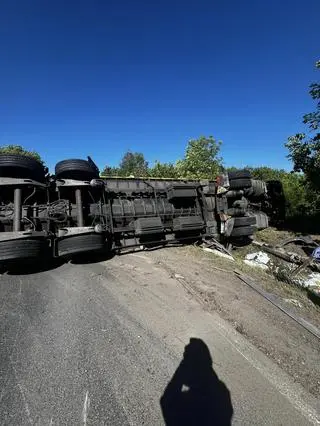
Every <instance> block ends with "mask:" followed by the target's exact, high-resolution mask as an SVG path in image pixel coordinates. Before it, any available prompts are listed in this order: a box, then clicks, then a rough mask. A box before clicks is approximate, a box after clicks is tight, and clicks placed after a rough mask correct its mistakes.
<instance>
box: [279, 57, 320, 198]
mask: <svg viewBox="0 0 320 426" xmlns="http://www.w3.org/2000/svg"><path fill="white" fill-rule="evenodd" d="M316 67H317V69H319V70H320V61H317V63H316ZM309 93H310V95H311V97H312V99H314V100H315V101H316V110H315V111H314V112H311V113H308V114H305V115H304V116H303V123H304V124H306V125H307V126H308V130H309V133H308V135H306V134H305V133H298V134H296V135H295V136H290V137H289V138H288V142H287V143H286V147H287V148H288V150H289V155H288V158H290V159H291V160H292V161H293V167H294V171H296V172H300V171H302V172H303V173H304V174H305V176H306V179H307V181H308V182H309V183H310V185H311V186H312V187H313V188H315V189H318V190H319V189H320V133H319V126H320V83H319V82H317V83H312V84H311V86H310V91H309Z"/></svg>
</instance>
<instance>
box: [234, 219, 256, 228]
mask: <svg viewBox="0 0 320 426" xmlns="http://www.w3.org/2000/svg"><path fill="white" fill-rule="evenodd" d="M255 224H256V218H255V216H251V217H250V216H243V217H235V218H234V227H235V228H238V227H239V226H251V225H255Z"/></svg>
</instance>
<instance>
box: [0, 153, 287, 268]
mask: <svg viewBox="0 0 320 426" xmlns="http://www.w3.org/2000/svg"><path fill="white" fill-rule="evenodd" d="M279 206H284V198H283V192H282V188H281V184H280V183H279V182H274V181H273V182H270V183H268V182H267V183H265V182H263V181H259V180H254V179H252V178H251V175H250V172H249V171H247V170H238V171H234V172H229V173H225V174H223V175H221V176H219V177H217V179H216V180H215V181H209V180H202V181H197V180H182V179H181V180H172V179H155V178H152V179H151V178H102V177H100V176H99V170H98V169H97V167H96V166H95V164H94V163H93V161H92V160H91V159H90V157H88V160H63V161H60V162H59V163H58V164H57V165H56V168H55V175H51V176H50V175H48V174H46V170H45V169H44V167H43V166H42V165H41V164H40V163H39V162H37V161H36V160H34V159H32V158H28V157H24V156H20V155H0V262H1V263H2V264H7V263H12V262H18V261H21V260H24V261H25V260H32V259H33V260H37V259H40V258H44V257H47V258H50V257H51V258H53V257H63V258H70V257H73V256H75V255H78V254H80V253H89V252H103V251H110V250H115V251H121V250H124V249H128V248H132V247H137V246H138V247H139V246H154V245H157V246H159V245H166V244H170V243H172V242H186V241H195V240H200V239H203V238H214V239H216V240H218V241H219V242H220V243H222V244H227V243H230V242H231V243H232V242H233V243H237V242H239V241H240V240H249V239H250V237H251V236H252V235H253V234H254V232H255V231H256V230H257V229H263V228H266V227H268V221H269V219H271V220H273V221H278V220H281V219H283V214H284V207H283V208H280V207H279Z"/></svg>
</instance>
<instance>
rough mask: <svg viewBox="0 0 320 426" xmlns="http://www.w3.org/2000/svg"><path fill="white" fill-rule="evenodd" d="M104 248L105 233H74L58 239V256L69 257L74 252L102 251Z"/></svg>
mask: <svg viewBox="0 0 320 426" xmlns="http://www.w3.org/2000/svg"><path fill="white" fill-rule="evenodd" d="M104 248H105V236H104V235H103V234H85V235H82V234H80V235H72V236H71V237H66V238H63V239H61V240H59V241H58V256H64V257H69V256H72V255H74V254H80V253H85V252H93V251H102V250H103V249H104Z"/></svg>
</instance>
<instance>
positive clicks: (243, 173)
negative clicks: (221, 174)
mask: <svg viewBox="0 0 320 426" xmlns="http://www.w3.org/2000/svg"><path fill="white" fill-rule="evenodd" d="M228 176H229V180H232V179H244V178H248V179H251V173H250V171H249V170H235V171H234V172H229V173H228Z"/></svg>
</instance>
